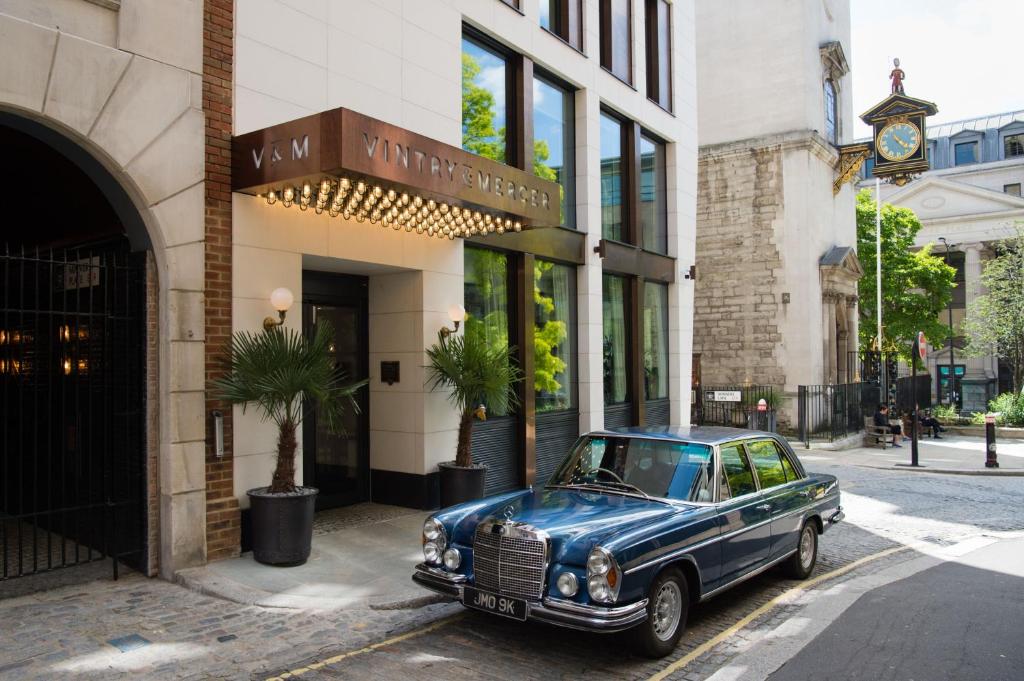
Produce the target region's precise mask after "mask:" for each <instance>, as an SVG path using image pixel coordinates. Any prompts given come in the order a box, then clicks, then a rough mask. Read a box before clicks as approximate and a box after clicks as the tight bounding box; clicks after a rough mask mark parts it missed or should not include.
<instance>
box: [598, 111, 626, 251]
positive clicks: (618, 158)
mask: <svg viewBox="0 0 1024 681" xmlns="http://www.w3.org/2000/svg"><path fill="white" fill-rule="evenodd" d="M622 158H623V153H622V123H621V122H619V121H618V120H617V119H615V118H612V117H611V116H609V115H607V114H603V113H602V114H601V236H603V237H604V238H605V239H613V240H615V241H625V240H626V234H625V223H624V222H623V217H624V211H623V205H622V197H623V194H624V192H623V189H624V186H623V185H624V183H625V178H624V177H623V174H622Z"/></svg>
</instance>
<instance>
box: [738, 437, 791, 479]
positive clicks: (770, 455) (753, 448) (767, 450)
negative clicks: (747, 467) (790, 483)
mask: <svg viewBox="0 0 1024 681" xmlns="http://www.w3.org/2000/svg"><path fill="white" fill-rule="evenodd" d="M747 452H748V453H749V454H750V461H751V462H752V463H753V464H754V469H755V470H756V471H757V479H758V480H759V481H760V482H761V489H767V488H768V487H775V486H776V485H785V484H786V471H785V469H784V468H783V467H782V459H781V458H780V457H779V450H778V448H777V447H776V446H775V443H774V442H772V441H771V440H758V441H757V442H751V443H749V444H748V445H747Z"/></svg>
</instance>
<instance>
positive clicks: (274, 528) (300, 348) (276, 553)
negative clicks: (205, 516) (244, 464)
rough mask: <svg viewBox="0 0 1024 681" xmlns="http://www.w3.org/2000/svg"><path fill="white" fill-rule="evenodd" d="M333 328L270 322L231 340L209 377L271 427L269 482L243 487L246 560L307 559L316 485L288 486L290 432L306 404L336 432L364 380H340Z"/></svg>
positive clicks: (291, 481) (291, 465)
mask: <svg viewBox="0 0 1024 681" xmlns="http://www.w3.org/2000/svg"><path fill="white" fill-rule="evenodd" d="M333 337H334V329H333V328H332V327H331V325H330V323H328V322H326V321H321V322H319V323H317V325H316V327H315V328H314V330H313V334H312V336H311V337H308V338H307V337H306V336H304V335H303V334H302V333H301V332H299V331H296V330H294V329H285V328H283V327H275V328H273V329H271V330H270V331H260V332H256V333H252V332H249V331H238V332H236V333H235V334H234V335H232V337H231V342H230V343H229V345H228V354H227V367H226V368H227V374H226V375H225V376H224V377H223V378H221V379H219V380H217V381H215V382H214V387H215V389H216V390H217V392H218V393H219V395H220V397H221V398H222V399H224V400H227V401H229V402H231V403H232V404H241V405H242V411H243V412H244V411H245V410H246V409H247V408H248V407H249V405H255V406H256V408H257V409H258V410H259V411H260V415H261V416H262V417H263V419H264V420H269V421H273V422H274V423H275V424H276V425H277V431H278V435H277V464H276V466H275V468H274V474H273V477H272V479H271V481H270V485H269V486H268V487H257V488H255V489H251V490H249V491H248V495H249V501H250V503H251V507H252V533H253V537H252V545H253V557H254V558H255V559H256V560H257V561H259V562H261V563H267V564H271V565H301V564H302V563H304V562H306V559H307V558H309V552H310V548H311V542H312V535H313V509H314V503H315V501H316V495H317V490H316V489H315V488H313V487H299V486H297V485H296V484H295V448H296V446H297V441H296V437H295V436H296V433H297V432H298V428H299V425H300V424H301V423H302V420H303V417H304V416H305V409H306V408H307V405H311V406H313V407H314V408H317V409H318V410H319V411H318V414H319V417H320V418H321V419H323V421H324V425H325V426H326V427H327V429H328V430H330V431H331V432H334V433H340V432H343V427H342V422H343V421H342V417H343V416H344V414H345V413H346V412H347V411H348V410H349V409H351V410H354V411H358V410H359V405H358V403H357V402H356V401H355V392H356V391H357V390H358V389H359V388H361V387H363V386H364V385H366V383H367V381H359V382H357V383H346V382H345V375H344V372H342V371H341V370H339V369H337V368H336V367H335V366H334V360H333V359H332V357H331V353H330V345H331V339H332V338H333Z"/></svg>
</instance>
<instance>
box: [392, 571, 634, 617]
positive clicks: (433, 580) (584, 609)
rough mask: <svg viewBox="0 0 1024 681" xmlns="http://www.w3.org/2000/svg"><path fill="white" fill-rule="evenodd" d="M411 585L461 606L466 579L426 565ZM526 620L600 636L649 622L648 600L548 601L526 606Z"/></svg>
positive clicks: (416, 573)
mask: <svg viewBox="0 0 1024 681" xmlns="http://www.w3.org/2000/svg"><path fill="white" fill-rule="evenodd" d="M412 581H414V582H416V583H417V584H419V585H420V586H422V587H423V588H425V589H430V590H431V591H434V592H436V593H439V594H441V595H443V596H448V597H449V598H452V599H454V600H457V601H459V602H460V603H461V602H462V600H463V598H462V588H463V586H464V585H465V584H466V576H465V575H456V574H452V573H450V572H445V571H444V570H440V569H438V568H435V567H431V566H429V565H426V564H424V563H420V564H419V565H417V566H416V572H414V573H413V575H412ZM526 618H527V619H530V620H535V621H538V622H547V623H549V624H554V625H557V626H560V627H567V628H569V629H580V630H583V631H593V632H601V633H612V632H616V631H623V630H625V629H630V628H632V627H634V626H636V625H637V624H640V623H641V622H643V621H644V620H645V619H647V599H646V598H645V599H643V600H640V601H637V602H635V603H630V604H628V605H620V606H617V607H613V608H606V607H602V606H597V605H583V604H581V603H573V602H572V601H566V600H562V599H560V598H545V599H544V600H542V601H540V602H535V601H527V602H526Z"/></svg>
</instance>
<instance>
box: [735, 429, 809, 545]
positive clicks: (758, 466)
mask: <svg viewBox="0 0 1024 681" xmlns="http://www.w3.org/2000/svg"><path fill="white" fill-rule="evenodd" d="M747 453H748V454H749V455H750V460H751V463H752V464H753V465H754V471H755V472H756V473H757V479H758V484H759V485H760V487H761V497H762V498H763V499H764V501H765V502H766V503H768V504H771V518H772V522H771V528H772V546H771V557H772V558H773V559H774V558H778V557H780V556H784V555H786V554H787V553H789V552H791V551H793V550H795V549H796V547H797V542H798V541H799V538H800V525H801V522H802V521H803V514H802V513H801V511H802V509H803V508H804V507H805V506H806V505H807V491H806V489H805V485H803V484H802V482H801V480H802V477H801V476H800V475H799V474H798V473H797V469H796V468H795V467H794V466H793V463H792V462H791V461H790V460H789V459H788V458H786V454H785V453H784V452H783V450H782V447H780V446H779V443H778V442H776V441H775V440H773V439H771V438H764V439H759V440H755V441H753V442H749V443H747Z"/></svg>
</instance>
